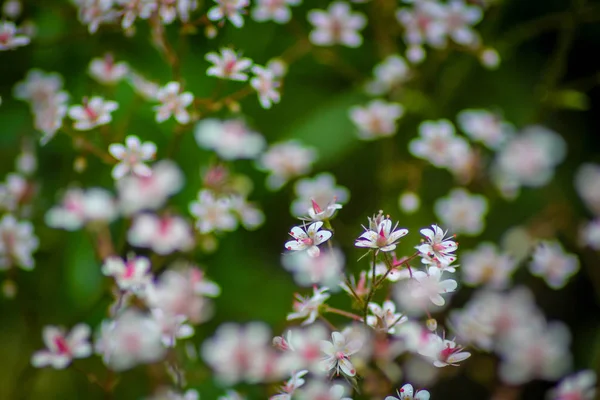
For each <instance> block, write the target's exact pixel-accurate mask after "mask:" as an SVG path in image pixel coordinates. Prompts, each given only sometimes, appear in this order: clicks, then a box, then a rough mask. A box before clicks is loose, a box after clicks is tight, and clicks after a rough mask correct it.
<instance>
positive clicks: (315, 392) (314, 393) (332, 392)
mask: <svg viewBox="0 0 600 400" xmlns="http://www.w3.org/2000/svg"><path fill="white" fill-rule="evenodd" d="M345 393H346V389H345V388H344V386H342V385H340V384H333V385H332V384H329V383H324V382H321V381H318V380H312V381H310V383H309V384H308V385H306V386H304V387H303V388H302V389H300V390H298V391H297V392H296V395H297V398H298V400H315V399H319V400H352V399H351V398H350V397H344V394H345Z"/></svg>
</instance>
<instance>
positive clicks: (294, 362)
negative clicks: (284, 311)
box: [273, 324, 329, 375]
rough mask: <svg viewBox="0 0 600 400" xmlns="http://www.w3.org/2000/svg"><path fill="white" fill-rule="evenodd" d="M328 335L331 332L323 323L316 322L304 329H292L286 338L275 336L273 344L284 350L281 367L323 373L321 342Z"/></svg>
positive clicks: (286, 369) (289, 369) (287, 369)
mask: <svg viewBox="0 0 600 400" xmlns="http://www.w3.org/2000/svg"><path fill="white" fill-rule="evenodd" d="M328 337H329V332H328V330H327V329H326V328H325V327H324V326H323V325H319V324H314V325H311V326H309V327H306V328H303V329H298V328H294V329H290V330H289V331H287V334H286V337H285V339H284V338H283V337H280V336H278V337H275V338H273V346H274V347H275V348H278V349H280V350H283V352H284V353H283V354H282V355H281V362H280V368H282V369H283V370H285V371H298V370H300V369H307V370H309V371H310V372H312V373H315V374H321V375H322V374H323V370H322V368H321V362H322V361H323V354H322V353H321V343H322V342H323V340H325V339H327V338H328Z"/></svg>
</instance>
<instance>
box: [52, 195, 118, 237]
mask: <svg viewBox="0 0 600 400" xmlns="http://www.w3.org/2000/svg"><path fill="white" fill-rule="evenodd" d="M116 217H117V207H116V203H115V201H114V199H113V197H112V195H111V194H110V193H109V192H108V191H106V190H104V189H101V188H91V189H88V190H86V191H83V190H81V189H77V188H74V189H68V190H67V191H66V192H65V194H64V196H63V199H62V202H61V204H60V205H59V206H55V207H53V208H51V209H50V210H49V211H48V212H47V213H46V223H47V224H48V225H49V226H51V227H52V228H60V229H66V230H68V231H74V230H77V229H80V228H81V227H83V226H84V225H94V224H106V223H109V222H112V221H113V220H114V219H115V218H116Z"/></svg>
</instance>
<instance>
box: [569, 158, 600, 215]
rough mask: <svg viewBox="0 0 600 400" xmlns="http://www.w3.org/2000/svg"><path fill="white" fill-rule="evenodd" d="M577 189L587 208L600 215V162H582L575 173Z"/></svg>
mask: <svg viewBox="0 0 600 400" xmlns="http://www.w3.org/2000/svg"><path fill="white" fill-rule="evenodd" d="M575 189H577V193H578V194H579V197H581V199H582V200H583V202H584V203H585V205H586V206H587V208H589V209H590V211H592V212H593V213H594V214H595V215H596V216H600V164H591V163H586V164H582V165H581V166H580V167H579V168H578V169H577V172H576V173H575Z"/></svg>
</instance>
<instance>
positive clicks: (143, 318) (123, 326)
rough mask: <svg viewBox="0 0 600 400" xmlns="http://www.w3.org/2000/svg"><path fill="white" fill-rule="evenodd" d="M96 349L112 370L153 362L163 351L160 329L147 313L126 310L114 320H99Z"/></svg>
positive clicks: (159, 357) (160, 357) (122, 369)
mask: <svg viewBox="0 0 600 400" xmlns="http://www.w3.org/2000/svg"><path fill="white" fill-rule="evenodd" d="M96 352H97V353H98V354H100V355H102V359H103V360H104V363H105V364H106V365H107V366H108V367H109V368H110V369H112V370H115V371H124V370H127V369H130V368H132V367H134V366H135V365H138V364H147V363H153V362H156V361H159V360H160V359H162V358H163V356H164V354H165V347H164V346H163V344H162V331H161V329H160V326H159V325H158V323H157V322H156V320H155V319H154V318H152V317H151V316H149V315H145V314H142V313H141V312H139V311H136V310H133V309H128V310H126V311H124V312H123V313H122V314H121V315H119V316H118V317H117V318H116V319H114V320H107V321H104V322H103V323H102V326H101V328H100V334H99V337H98V339H97V340H96Z"/></svg>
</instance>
